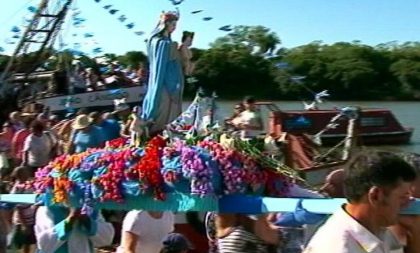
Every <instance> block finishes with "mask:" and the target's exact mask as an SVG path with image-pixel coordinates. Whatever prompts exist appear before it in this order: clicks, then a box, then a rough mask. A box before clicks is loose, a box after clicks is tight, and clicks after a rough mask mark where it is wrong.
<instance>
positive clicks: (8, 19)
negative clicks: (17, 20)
mask: <svg viewBox="0 0 420 253" xmlns="http://www.w3.org/2000/svg"><path fill="white" fill-rule="evenodd" d="M33 1H35V0H30V1H29V2H26V3H24V4H23V5H22V6H21V7H20V8H19V9H18V10H17V11H16V12H14V13H13V14H12V15H11V16H9V17H7V18H6V19H5V20H4V21H2V22H0V24H2V26H4V27H7V26H6V24H7V22H8V21H11V20H12V19H13V18H14V17H15V16H16V15H17V14H18V13H19V12H21V11H22V10H23V9H24V8H26V7H27V6H28V5H30V4H31V3H32V2H33Z"/></svg>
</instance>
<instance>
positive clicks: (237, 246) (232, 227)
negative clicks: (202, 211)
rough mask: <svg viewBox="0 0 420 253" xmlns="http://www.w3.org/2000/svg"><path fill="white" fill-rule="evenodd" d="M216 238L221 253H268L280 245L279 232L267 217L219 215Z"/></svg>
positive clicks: (216, 222) (216, 217) (216, 218)
mask: <svg viewBox="0 0 420 253" xmlns="http://www.w3.org/2000/svg"><path fill="white" fill-rule="evenodd" d="M215 225H216V237H217V246H218V251H219V253H234V252H235V253H267V252H269V246H270V245H277V244H279V232H278V229H277V228H276V227H274V226H273V225H271V224H270V222H269V220H268V217H267V215H258V216H254V215H252V216H248V215H242V214H217V215H216V216H215Z"/></svg>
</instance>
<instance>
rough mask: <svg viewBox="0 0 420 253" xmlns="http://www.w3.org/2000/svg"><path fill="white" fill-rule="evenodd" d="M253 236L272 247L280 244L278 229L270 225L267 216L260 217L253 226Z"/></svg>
mask: <svg viewBox="0 0 420 253" xmlns="http://www.w3.org/2000/svg"><path fill="white" fill-rule="evenodd" d="M254 230H255V234H256V235H257V236H258V237H259V238H261V239H262V240H263V241H264V242H266V243H268V244H272V245H277V244H279V243H280V238H279V231H278V229H277V228H276V227H275V226H273V225H271V224H270V222H269V221H268V217H267V215H260V216H259V217H258V219H257V220H256V221H255V224H254Z"/></svg>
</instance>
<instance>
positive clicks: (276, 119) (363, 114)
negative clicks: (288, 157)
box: [257, 102, 414, 145]
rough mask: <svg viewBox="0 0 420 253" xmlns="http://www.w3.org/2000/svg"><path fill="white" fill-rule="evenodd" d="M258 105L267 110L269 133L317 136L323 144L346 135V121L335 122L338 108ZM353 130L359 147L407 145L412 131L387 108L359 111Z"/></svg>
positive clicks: (264, 103) (331, 142)
mask: <svg viewBox="0 0 420 253" xmlns="http://www.w3.org/2000/svg"><path fill="white" fill-rule="evenodd" d="M257 104H258V105H259V106H266V107H267V108H268V109H269V110H270V112H269V129H268V131H269V133H270V134H273V135H277V136H279V135H280V134H281V133H282V132H287V133H291V134H298V135H299V134H303V133H306V134H309V135H318V136H319V137H320V139H321V143H322V145H335V144H337V143H339V142H340V141H341V140H343V138H345V137H346V135H347V123H348V119H345V118H344V119H337V120H334V117H336V116H337V115H338V114H339V113H340V110H339V109H330V110H324V109H322V110H321V109H315V110H280V109H279V108H278V107H277V106H276V105H275V104H274V103H273V102H259V103H257ZM333 120H334V122H332V121H333ZM355 131H356V132H357V134H356V135H357V140H356V141H357V144H358V145H401V144H407V143H409V142H410V140H411V136H412V135H413V131H414V128H412V127H406V126H403V125H402V124H401V123H400V122H399V121H398V119H397V118H396V117H395V115H394V114H393V113H392V111H390V110H389V109H380V108H378V109H365V108H359V115H358V119H357V120H356V124H355Z"/></svg>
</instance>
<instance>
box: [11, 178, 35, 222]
mask: <svg viewBox="0 0 420 253" xmlns="http://www.w3.org/2000/svg"><path fill="white" fill-rule="evenodd" d="M10 193H13V194H25V193H26V194H30V193H34V190H33V188H31V187H30V184H27V183H19V182H16V183H15V184H14V185H13V188H12V190H11V191H10ZM35 213H36V210H35V209H34V208H33V207H32V205H25V204H19V205H16V207H15V210H14V212H13V218H12V220H13V224H16V225H17V224H19V225H34V224H35Z"/></svg>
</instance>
